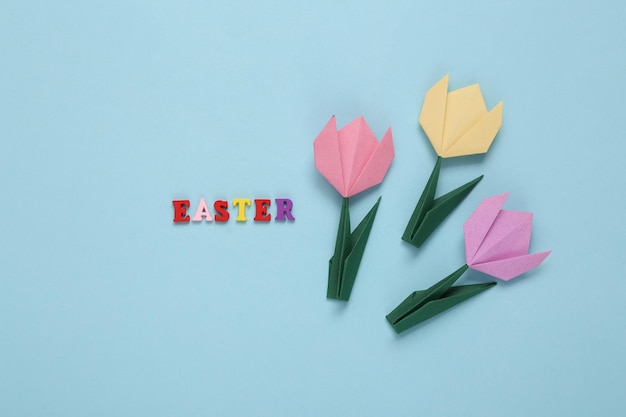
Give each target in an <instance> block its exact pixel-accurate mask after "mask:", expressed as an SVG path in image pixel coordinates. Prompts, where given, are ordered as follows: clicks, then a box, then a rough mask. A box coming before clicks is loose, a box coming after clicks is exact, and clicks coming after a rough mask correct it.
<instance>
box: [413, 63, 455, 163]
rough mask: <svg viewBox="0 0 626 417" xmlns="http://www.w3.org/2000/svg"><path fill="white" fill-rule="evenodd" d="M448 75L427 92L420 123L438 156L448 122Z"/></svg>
mask: <svg viewBox="0 0 626 417" xmlns="http://www.w3.org/2000/svg"><path fill="white" fill-rule="evenodd" d="M449 79H450V76H449V75H446V76H445V77H443V78H442V79H441V80H439V81H438V82H437V83H436V84H435V85H434V86H432V87H431V88H430V90H428V91H427V92H426V96H425V97H424V104H423V105H422V111H421V113H420V117H419V122H420V125H421V126H422V129H424V132H425V133H426V136H427V137H428V140H429V141H430V143H431V145H433V149H434V150H435V151H436V152H437V155H439V156H441V150H442V147H443V126H444V124H445V122H446V102H447V100H448V80H449Z"/></svg>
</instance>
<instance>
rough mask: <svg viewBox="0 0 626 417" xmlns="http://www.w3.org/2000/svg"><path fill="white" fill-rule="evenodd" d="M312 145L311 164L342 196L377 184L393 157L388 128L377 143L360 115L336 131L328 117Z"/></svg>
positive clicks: (333, 122)
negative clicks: (313, 160) (312, 163)
mask: <svg viewBox="0 0 626 417" xmlns="http://www.w3.org/2000/svg"><path fill="white" fill-rule="evenodd" d="M313 148H314V152H315V167H316V168H317V170H318V171H319V172H321V174H322V175H323V176H324V177H325V178H326V179H327V180H328V182H330V183H331V184H332V185H333V187H335V189H336V190H337V191H338V192H339V194H341V195H342V196H343V197H344V198H348V197H351V196H353V195H355V194H358V193H360V192H361V191H364V190H366V189H368V188H370V187H373V186H375V185H377V184H380V183H381V182H382V180H383V178H384V177H385V174H386V173H387V170H388V169H389V166H390V165H391V160H392V159H393V156H394V152H393V139H392V137H391V128H389V129H387V132H386V133H385V135H384V136H383V138H382V140H381V141H380V142H378V140H376V136H374V133H372V130H371V129H370V128H369V126H368V125H367V123H366V122H365V119H364V118H363V116H359V117H357V118H356V119H354V120H353V121H352V122H350V123H348V124H347V125H346V126H344V127H343V128H342V129H341V130H339V131H338V130H337V125H336V122H335V116H333V117H331V119H330V121H329V122H328V123H327V124H326V126H325V127H324V129H322V131H321V132H320V134H319V135H318V136H317V138H316V139H315V142H314V144H313Z"/></svg>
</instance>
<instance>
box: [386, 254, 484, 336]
mask: <svg viewBox="0 0 626 417" xmlns="http://www.w3.org/2000/svg"><path fill="white" fill-rule="evenodd" d="M466 270H467V265H463V266H462V267H461V268H459V269H457V270H456V271H454V272H453V273H452V274H450V275H448V276H447V277H446V278H444V279H442V280H441V281H439V282H437V283H436V284H435V285H433V286H432V287H430V288H428V289H427V290H423V291H415V292H413V293H411V295H409V296H408V297H407V298H406V299H405V300H404V301H402V302H401V303H400V304H399V305H398V307H396V308H395V309H394V310H393V311H392V312H391V313H389V314H388V315H387V321H388V322H389V324H391V326H392V327H393V329H394V330H395V332H396V333H402V332H404V331H405V330H408V329H410V328H411V327H413V326H415V325H417V324H419V323H421V322H423V321H425V320H428V319H429V318H431V317H433V316H436V315H437V314H439V313H442V312H444V311H446V310H448V309H450V308H452V307H454V306H456V305H457V304H459V303H462V302H463V301H465V300H467V299H469V298H471V297H473V296H475V295H477V294H480V293H481V292H483V291H485V290H487V289H489V288H491V287H493V286H494V285H496V283H495V282H490V283H486V284H472V285H460V286H456V287H453V286H452V285H453V284H454V283H455V282H456V281H457V280H458V279H459V278H460V277H461V275H463V273H464V272H465V271H466Z"/></svg>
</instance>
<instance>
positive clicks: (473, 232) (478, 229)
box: [463, 193, 550, 281]
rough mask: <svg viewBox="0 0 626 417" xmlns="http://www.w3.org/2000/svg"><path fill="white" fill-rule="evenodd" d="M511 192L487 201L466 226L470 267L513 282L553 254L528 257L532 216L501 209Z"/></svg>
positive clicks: (466, 258) (466, 242)
mask: <svg viewBox="0 0 626 417" xmlns="http://www.w3.org/2000/svg"><path fill="white" fill-rule="evenodd" d="M507 197H508V193H505V194H500V195H496V196H493V197H489V198H486V199H484V200H483V201H482V202H481V203H480V204H479V205H478V208H477V209H476V210H475V211H474V213H472V214H471V215H470V217H469V218H468V219H467V221H466V222H465V224H464V225H463V232H464V235H465V260H466V262H467V265H469V267H470V268H472V269H475V270H477V271H481V272H484V273H486V274H489V275H492V276H494V277H496V278H500V279H503V280H506V281H508V280H510V279H511V278H515V277H516V276H518V275H521V274H523V273H524V272H526V271H528V270H529V269H532V268H534V267H536V266H538V265H539V264H540V263H541V262H543V260H544V259H545V258H546V257H547V256H548V255H549V254H550V251H547V252H541V253H536V254H532V255H528V249H529V248H530V235H531V231H532V220H533V215H532V213H528V212H523V211H512V210H501V207H502V205H503V204H504V201H505V200H506V198H507Z"/></svg>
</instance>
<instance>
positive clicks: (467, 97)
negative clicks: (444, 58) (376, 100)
mask: <svg viewBox="0 0 626 417" xmlns="http://www.w3.org/2000/svg"><path fill="white" fill-rule="evenodd" d="M448 80H449V76H448V75H446V76H445V77H443V78H442V79H441V80H439V81H438V82H437V83H436V84H435V85H434V86H433V87H431V88H430V89H429V90H428V91H427V92H426V95H425V97H424V104H423V105H422V111H421V113H420V117H419V122H420V125H421V126H422V129H424V132H425V133H426V136H427V137H428V140H429V141H430V143H431V144H432V146H433V148H434V149H435V152H437V155H439V156H441V157H442V158H451V157H455V156H462V155H473V154H478V153H485V152H487V151H488V150H489V147H490V146H491V143H492V142H493V140H494V138H495V136H496V134H497V133H498V130H500V127H501V126H502V102H500V103H498V105H497V106H495V107H494V108H493V109H492V110H491V111H489V112H488V111H487V107H486V106H485V100H484V99H483V95H482V92H481V91H480V86H479V85H478V84H473V85H470V86H467V87H464V88H461V89H458V90H455V91H452V92H450V93H448V92H447V90H448Z"/></svg>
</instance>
